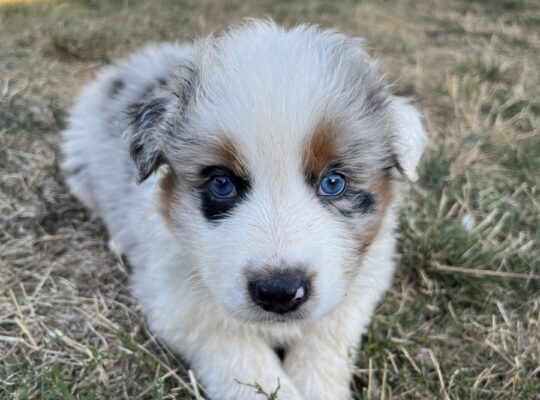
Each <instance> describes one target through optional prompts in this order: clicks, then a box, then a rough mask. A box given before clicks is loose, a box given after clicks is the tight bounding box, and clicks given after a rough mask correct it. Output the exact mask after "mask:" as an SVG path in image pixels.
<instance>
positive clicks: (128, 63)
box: [63, 21, 425, 400]
mask: <svg viewBox="0 0 540 400" xmlns="http://www.w3.org/2000/svg"><path fill="white" fill-rule="evenodd" d="M360 44H361V43H360V42H359V41H358V40H357V39H350V38H347V37H346V36H344V35H342V34H339V33H337V32H333V31H321V30H319V29H317V28H314V27H298V28H295V29H292V30H290V31H286V30H284V29H282V28H279V27H277V26H276V25H274V24H273V23H271V22H256V21H255V22H252V23H250V24H248V25H246V26H240V27H236V28H233V29H232V30H230V31H228V32H227V33H226V34H224V35H223V36H222V37H220V38H217V39H216V38H209V39H206V40H203V41H200V42H198V43H197V44H196V45H195V46H190V45H185V46H181V45H174V44H161V45H157V46H151V47H147V48H145V49H143V50H142V51H140V52H138V53H136V54H134V55H132V56H130V57H128V58H127V59H125V60H123V61H120V62H119V63H117V64H116V65H114V66H111V67H108V68H106V69H105V70H104V71H103V72H102V73H101V74H100V75H99V77H98V78H97V79H96V80H95V81H94V82H93V83H91V84H90V85H89V86H87V87H86V88H85V89H84V90H83V92H82V94H81V95H80V97H79V99H78V101H77V103H76V104H75V107H74V109H73V111H72V113H71V118H70V124H69V129H68V130H67V131H65V132H64V135H65V145H64V152H65V161H64V164H63V168H64V170H65V171H66V174H67V182H68V184H69V186H70V188H71V190H72V192H73V193H74V194H75V195H76V196H77V197H78V198H80V199H81V200H82V201H83V202H84V203H85V204H86V205H87V206H88V207H90V208H91V209H92V210H94V211H95V212H96V213H97V214H98V215H99V216H100V217H101V218H102V219H103V220H104V221H105V223H106V225H107V227H108V229H109V232H110V235H111V238H112V239H113V240H114V242H115V243H116V244H117V246H118V248H119V250H120V251H121V252H122V253H123V254H125V255H126V256H127V258H128V260H129V262H130V264H131V265H132V266H133V276H132V286H133V293H134V295H135V297H136V298H137V300H138V302H139V304H140V307H141V308H142V310H143V312H144V314H145V315H146V316H147V318H148V322H149V325H150V327H151V329H152V330H153V331H154V332H155V333H156V334H157V335H158V336H159V337H160V338H162V339H163V340H164V341H165V342H166V343H168V344H169V345H170V346H171V347H172V348H173V349H174V350H176V351H178V352H179V353H180V354H181V355H182V356H183V357H184V358H185V359H186V360H187V361H188V362H189V363H190V365H191V367H192V368H193V369H194V370H195V372H196V374H197V375H198V377H199V378H200V380H201V382H202V383H203V385H204V387H205V390H206V393H207V395H208V396H209V397H210V398H212V399H230V400H233V399H234V400H243V399H259V398H261V396H259V395H256V394H255V392H254V390H253V388H251V387H249V386H247V385H245V384H243V383H247V384H255V383H257V384H260V385H261V386H262V387H263V388H264V389H265V390H266V391H267V392H271V391H273V390H274V389H275V388H276V387H277V384H278V380H279V383H280V385H281V388H280V390H279V392H278V398H279V399H307V400H327V399H349V398H350V390H349V381H350V377H351V375H350V366H351V365H352V363H354V358H355V357H354V354H355V352H356V349H357V348H358V346H359V340H360V335H361V332H362V330H363V329H364V328H365V327H366V325H367V324H368V323H369V321H370V318H371V315H372V313H373V309H374V307H375V306H376V303H377V302H378V300H379V299H380V298H381V296H382V294H383V293H384V292H385V291H386V289H387V288H388V286H389V285H390V282H391V277H392V273H393V269H394V263H393V260H392V257H393V254H394V238H393V230H394V227H395V211H394V209H393V208H390V210H389V211H388V212H387V213H386V215H385V216H384V218H383V221H382V227H381V229H380V231H379V233H378V235H377V237H376V238H375V240H374V241H373V243H372V244H371V245H370V246H369V249H368V251H367V254H366V255H365V257H363V258H362V259H361V260H360V259H359V258H358V257H357V256H355V250H354V249H355V246H356V245H357V243H356V239H355V238H354V235H353V233H354V232H361V230H362V226H363V225H364V224H368V223H369V221H370V219H369V218H371V217H369V216H359V217H358V220H357V221H356V222H355V226H353V227H351V226H350V224H347V221H344V220H343V218H339V217H337V216H336V215H335V214H334V213H332V212H330V211H329V210H328V209H327V208H325V207H324V206H323V205H322V204H321V202H320V201H319V200H318V199H317V198H316V196H315V195H314V194H313V193H312V191H311V190H310V188H309V187H308V186H307V185H306V182H305V179H304V175H303V171H302V166H301V163H302V160H301V154H302V150H303V149H304V148H305V146H306V140H307V138H309V135H310V134H311V132H313V130H314V128H315V126H316V125H317V123H318V122H319V121H320V120H321V118H333V119H336V120H339V121H340V124H341V126H342V127H343V129H344V132H345V131H346V134H345V133H344V138H343V145H344V148H345V151H346V152H347V156H348V158H350V160H351V162H353V163H356V164H355V165H356V166H357V167H358V174H359V175H361V176H362V177H363V178H362V179H366V181H367V180H369V179H370V178H371V177H372V176H373V175H374V174H375V171H376V170H377V168H378V164H377V163H378V162H379V161H378V160H380V159H381V157H382V156H383V155H384V154H385V151H388V148H391V149H393V151H395V153H396V154H395V158H396V159H397V161H398V163H399V165H400V167H401V169H402V170H403V171H404V173H405V174H406V175H407V176H409V177H410V178H412V179H414V178H415V170H416V165H417V163H418V161H419V159H420V155H421V153H422V150H423V147H424V145H425V134H424V131H423V129H422V126H421V123H420V120H419V116H418V113H417V112H416V111H415V110H414V108H413V107H412V106H410V105H408V104H406V103H405V102H403V101H402V100H400V99H396V98H394V97H392V96H390V95H384V96H386V97H385V99H386V101H387V102H389V104H390V105H389V106H388V107H386V109H385V110H386V111H384V112H382V111H381V112H378V113H375V112H370V111H369V109H368V106H367V105H366V104H367V103H368V99H369V98H370V97H369V96H370V93H369V90H371V89H370V88H372V87H376V84H378V83H380V82H379V79H380V75H379V74H378V72H377V69H376V65H375V63H374V62H373V61H371V60H370V59H369V57H368V56H367V55H366V54H365V53H364V51H363V50H362V48H361V45H360ZM185 62H189V63H190V64H193V65H195V66H196V68H197V70H198V83H197V88H196V89H195V94H194V95H193V98H192V99H191V100H190V102H189V105H188V106H187V109H188V111H187V115H188V118H187V121H184V122H183V123H182V127H181V128H180V127H176V125H178V126H180V122H179V121H178V120H175V122H174V123H173V124H172V125H174V129H175V130H174V132H175V134H174V135H173V136H174V137H176V136H178V137H180V136H182V137H188V138H191V142H195V141H203V142H205V141H208V140H210V139H212V138H214V139H217V140H219V138H220V137H221V135H224V134H226V135H227V136H228V137H229V138H232V139H233V140H234V142H235V143H236V144H237V145H238V148H239V149H240V150H241V153H242V157H243V159H244V161H245V163H246V165H247V169H248V170H249V173H250V176H251V177H252V180H253V182H254V184H253V188H252V191H251V194H250V197H249V200H247V201H244V202H242V203H241V204H239V205H238V206H237V207H236V208H235V210H234V213H233V215H231V216H230V217H229V218H225V219H224V220H222V221H220V222H219V223H217V224H212V223H209V222H208V221H206V220H205V218H204V217H203V215H202V214H201V212H200V204H199V202H198V201H197V199H196V197H194V196H192V194H193V191H194V189H193V188H192V187H191V186H190V183H189V179H188V178H186V179H181V180H180V182H179V183H178V185H179V188H180V189H179V190H180V193H178V199H177V201H176V202H175V204H174V206H173V208H172V214H173V218H174V222H175V223H174V224H173V226H171V224H170V223H167V222H166V221H165V220H164V218H163V216H162V215H161V214H160V213H159V212H157V210H156V206H157V203H158V182H159V180H160V179H161V178H162V177H163V176H164V175H165V174H166V173H167V170H168V168H172V169H173V170H176V171H178V174H179V175H180V176H184V175H185V176H186V177H187V176H190V174H193V171H192V170H191V169H190V168H194V167H193V165H194V164H195V163H196V162H203V161H201V160H204V159H205V157H210V156H209V155H208V154H206V152H205V151H204V149H205V148H207V147H204V146H202V147H197V148H194V149H190V145H186V144H185V143H186V142H179V141H178V142H176V141H174V140H175V139H174V137H173V138H170V137H167V136H163V137H160V140H161V141H163V143H162V144H160V145H162V146H164V148H163V152H164V154H165V156H166V158H167V160H168V164H169V166H168V167H162V168H160V169H159V170H158V171H157V173H156V174H154V175H152V176H150V177H149V178H148V179H147V180H145V181H144V182H143V183H141V184H140V185H137V184H136V176H137V172H136V168H135V164H134V163H133V161H132V159H131V158H130V155H129V151H128V146H127V145H126V143H125V140H129V135H130V133H131V131H130V129H131V127H130V125H129V121H128V120H127V117H126V113H125V110H126V108H127V106H128V105H129V104H132V103H134V102H137V101H139V100H140V98H141V96H144V95H145V92H148V89H146V88H147V87H148V85H151V84H152V83H153V82H154V83H155V81H156V80H157V79H158V78H159V77H163V76H171V75H172V74H173V73H174V71H175V70H176V68H177V67H178V66H179V65H181V64H182V63H185ZM118 78H120V79H121V80H122V81H123V82H124V83H125V86H123V87H122V88H120V89H119V92H120V93H119V94H114V95H113V94H111V82H112V81H113V80H114V79H118ZM173 80H174V79H173ZM384 90H386V89H383V91H384ZM158 93H159V90H158ZM381 96H382V95H381ZM175 101H178V100H175ZM171 104H173V103H170V104H169V105H168V106H167V107H168V108H167V113H168V114H167V115H170V116H174V113H175V112H176V110H177V108H176V106H173V105H171ZM175 104H176V103H175ZM155 129H156V132H158V133H159V132H160V131H159V129H161V128H159V129H158V128H155ZM167 140H172V142H170V143H169V142H167ZM356 141H359V142H360V143H361V145H355V146H353V145H352V143H353V142H356ZM389 141H391V143H389ZM156 142H157V139H156ZM191 142H190V143H191ZM160 143H161V142H160ZM349 144H351V145H350V146H349ZM160 145H156V146H160ZM349 147H350V149H349ZM209 162H210V161H209ZM398 186H399V185H398V183H397V182H396V183H395V184H394V189H393V190H394V192H395V195H396V196H398V195H399V188H398ZM280 262H286V263H287V264H293V265H294V264H302V265H306V266H308V268H309V270H310V272H314V273H316V277H315V280H314V282H313V286H314V288H315V291H316V295H315V296H313V299H310V300H308V301H307V302H306V304H305V305H303V306H302V307H303V308H302V316H303V317H304V318H303V319H297V320H286V321H281V322H278V321H276V320H274V319H273V317H272V316H271V315H270V313H268V312H265V311H262V310H258V309H257V308H256V307H254V305H253V304H252V303H251V301H250V298H249V295H248V293H247V290H246V282H245V278H244V276H243V271H245V268H246V267H247V266H249V268H251V269H253V270H257V269H259V268H263V266H267V265H275V264H277V263H280ZM358 263H361V265H357V269H358V273H357V274H356V275H355V277H354V279H350V278H348V277H347V276H346V274H345V270H346V269H347V268H351V267H354V266H355V264H358ZM276 346H284V347H286V348H287V356H286V358H285V360H284V362H283V363H282V362H281V361H280V360H279V359H278V357H277V356H276V355H275V353H274V351H273V348H274V347H276Z"/></svg>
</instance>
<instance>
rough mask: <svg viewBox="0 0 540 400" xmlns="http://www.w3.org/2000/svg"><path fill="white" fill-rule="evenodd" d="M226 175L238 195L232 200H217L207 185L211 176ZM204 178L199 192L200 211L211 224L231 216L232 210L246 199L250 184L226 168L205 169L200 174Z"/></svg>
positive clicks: (247, 180) (246, 179)
mask: <svg viewBox="0 0 540 400" xmlns="http://www.w3.org/2000/svg"><path fill="white" fill-rule="evenodd" d="M223 174H225V175H227V176H229V177H230V178H231V180H232V182H233V183H234V185H235V186H236V191H237V193H238V195H237V196H236V197H235V198H233V199H217V198H215V197H214V196H213V195H212V192H211V191H210V188H209V184H210V181H211V179H212V177H213V176H216V175H223ZM200 175H201V176H202V177H203V178H205V183H204V184H203V185H202V186H201V187H200V192H201V211H202V213H203V215H204V217H205V218H206V219H207V220H208V221H211V222H218V221H220V220H222V219H224V218H226V217H228V216H230V215H231V212H232V211H233V210H234V208H235V207H236V206H237V205H238V204H239V203H240V202H241V201H243V200H245V199H246V197H247V194H248V192H249V190H250V189H251V182H250V181H249V179H248V178H243V177H239V176H237V175H235V174H233V173H232V172H231V171H229V170H228V169H226V168H222V167H206V168H204V169H203V170H202V172H201V174H200Z"/></svg>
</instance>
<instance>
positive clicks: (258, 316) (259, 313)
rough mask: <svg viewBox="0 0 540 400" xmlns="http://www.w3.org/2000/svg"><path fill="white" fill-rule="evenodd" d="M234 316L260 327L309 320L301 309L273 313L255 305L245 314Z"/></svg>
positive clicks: (240, 313) (239, 313)
mask: <svg viewBox="0 0 540 400" xmlns="http://www.w3.org/2000/svg"><path fill="white" fill-rule="evenodd" d="M235 315H236V316H237V317H239V318H240V319H242V320H244V321H246V322H251V323H256V324H262V325H264V324H287V323H295V322H301V321H305V320H308V319H309V316H308V314H307V312H306V311H305V310H303V309H302V308H300V309H297V310H295V311H290V312H287V313H275V312H270V311H265V310H263V309H262V308H260V307H258V306H256V305H252V306H250V309H249V311H248V312H247V313H246V312H236V313H235Z"/></svg>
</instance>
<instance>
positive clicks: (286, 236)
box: [131, 24, 424, 321]
mask: <svg viewBox="0 0 540 400" xmlns="http://www.w3.org/2000/svg"><path fill="white" fill-rule="evenodd" d="M156 104H157V105H158V107H157V108H158V109H159V110H158V111H159V112H157V113H156V112H154V111H153V110H155V106H156ZM152 107H154V108H152ZM134 110H135V111H134V112H133V115H134V123H133V125H132V139H131V140H132V142H131V143H132V153H133V155H134V158H135V161H136V163H137V165H138V166H139V171H140V176H141V178H143V179H144V178H145V177H146V176H148V174H149V173H151V172H152V171H153V170H154V169H156V168H157V167H158V166H159V165H160V163H166V164H167V165H168V166H167V167H166V172H165V174H164V176H163V177H162V178H161V181H160V199H159V202H160V212H161V214H162V215H163V217H164V219H165V220H166V222H167V224H168V226H169V228H170V229H171V230H172V231H173V232H174V234H175V235H176V237H177V239H178V240H179V242H181V245H182V246H184V247H185V248H186V249H188V250H189V252H190V254H191V255H192V259H193V260H195V261H194V262H195V263H196V264H197V265H196V266H195V267H196V269H197V270H198V271H199V273H200V275H201V276H202V278H203V281H204V283H205V286H206V288H202V289H201V290H208V291H209V292H210V293H211V295H212V296H213V297H214V298H215V299H216V300H217V302H218V303H219V304H221V305H222V306H223V307H224V308H225V309H227V310H228V311H229V312H231V313H232V314H234V315H236V316H238V317H239V318H242V319H247V320H254V321H267V320H293V319H312V318H317V317H319V316H321V315H323V314H325V313H327V312H328V311H329V310H331V309H332V308H334V307H335V306H336V305H337V304H339V303H340V302H341V301H343V299H344V297H345V296H346V294H347V290H348V288H349V285H350V283H351V281H352V280H353V279H362V274H365V275H366V279H369V278H368V276H369V271H367V269H368V268H373V267H375V268H376V266H364V265H363V259H364V256H365V254H366V252H368V250H369V248H370V245H371V243H372V242H373V241H374V240H375V239H376V238H377V236H378V235H379V234H380V231H381V228H383V227H384V223H385V217H386V216H387V215H388V213H389V212H390V208H391V205H392V202H393V200H394V197H395V193H394V192H395V185H396V173H395V168H394V167H396V166H397V167H398V168H399V169H401V170H402V171H403V172H405V174H408V175H411V176H412V175H413V174H414V169H415V166H416V163H417V161H418V158H419V156H420V153H421V150H422V147H423V142H424V139H423V135H424V134H423V131H422V129H421V126H420V122H419V119H418V115H417V114H416V112H415V111H414V109H413V108H412V107H411V106H409V105H407V104H405V103H403V102H401V101H399V100H398V99H396V98H393V97H392V96H391V95H390V94H389V93H388V91H387V89H386V88H385V86H384V84H383V82H382V81H381V79H380V76H379V74H378V72H377V69H376V67H375V65H374V63H373V62H372V61H370V60H369V59H368V58H367V56H366V55H365V53H363V52H362V50H361V48H360V47H359V43H358V42H357V41H355V40H353V39H348V38H346V37H344V36H342V35H340V34H337V33H328V32H320V31H318V30H316V29H313V28H308V29H306V28H297V29H295V30H293V31H289V32H286V31H283V30H281V29H280V28H277V27H275V26H274V25H271V24H254V25H250V26H249V27H244V28H238V29H236V30H232V31H231V32H230V33H229V34H228V35H225V36H224V37H222V38H221V39H218V40H212V41H208V42H205V43H204V44H203V45H201V46H199V48H198V52H197V57H196V59H195V60H193V61H192V62H191V63H189V64H188V65H186V66H184V67H182V68H179V71H178V73H177V74H176V76H175V77H173V78H171V79H170V80H169V82H168V84H167V86H166V87H162V88H158V89H156V90H155V91H154V92H153V93H151V94H150V95H149V98H148V99H146V100H144V102H142V103H141V104H140V105H139V106H138V108H137V107H135V108H134ZM145 114H146V117H145V116H144V115H145ZM148 115H150V116H151V117H152V118H154V120H153V121H150V120H148ZM149 124H151V125H149ZM149 126H151V128H150V129H149V128H148V127H149ZM141 132H142V133H141ZM149 138H150V139H149Z"/></svg>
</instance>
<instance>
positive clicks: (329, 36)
mask: <svg viewBox="0 0 540 400" xmlns="http://www.w3.org/2000/svg"><path fill="white" fill-rule="evenodd" d="M194 63H195V65H197V68H198V87H197V90H196V93H195V101H194V105H193V107H192V115H191V116H190V118H189V120H190V121H189V122H190V126H189V129H188V130H189V131H191V132H193V135H194V136H196V137H197V139H198V140H202V141H206V140H207V139H210V140H211V141H214V140H215V139H216V137H219V136H223V135H225V136H228V137H229V138H232V139H233V140H234V142H235V143H236V144H237V146H238V147H239V148H241V149H242V151H243V152H249V151H250V149H263V150H264V149H265V148H272V149H274V151H281V150H283V151H285V152H287V151H288V152H294V153H295V154H296V155H298V154H299V153H303V151H304V150H303V148H304V147H305V145H306V143H307V142H308V141H309V140H310V137H311V136H312V135H313V134H314V132H316V131H318V130H319V128H318V127H320V126H322V125H321V124H323V122H324V123H328V124H332V126H334V127H336V128H337V129H335V131H336V132H339V136H341V137H340V138H338V139H339V140H340V141H341V142H342V147H343V148H349V151H348V154H349V156H350V157H351V158H357V159H358V157H357V156H358V155H360V154H359V153H363V151H362V149H365V150H369V151H366V152H365V153H366V154H363V155H364V158H363V159H364V161H366V163H367V164H368V165H371V164H374V162H378V161H380V160H381V159H382V158H384V154H386V152H387V149H388V148H389V146H386V147H385V144H384V140H383V131H384V130H387V129H388V128H389V123H387V121H386V119H388V118H385V114H386V113H385V110H386V108H387V103H388V99H389V93H388V91H387V89H386V87H385V85H384V82H383V80H382V77H381V74H380V73H379V71H378V68H377V65H376V63H375V62H374V61H372V60H371V59H370V58H369V57H368V56H367V55H366V54H365V52H364V51H363V49H362V46H361V40H359V39H353V38H349V37H347V36H345V35H343V34H341V33H339V32H337V31H332V30H320V29H318V28H317V27H314V26H299V27H295V28H293V29H291V30H285V29H284V28H281V27H279V26H277V25H275V24H274V23H272V22H270V21H254V22H249V23H247V24H245V25H240V26H236V27H233V28H231V29H230V30H229V31H227V32H226V33H225V34H224V35H222V36H220V37H218V38H208V39H206V40H203V41H201V42H199V43H198V45H197V47H196V51H195V62H194ZM205 136H206V137H205ZM356 142H358V143H359V144H361V146H356V147H355V148H352V149H351V148H350V147H351V145H352V144H354V143H356ZM252 155H253V157H252V158H253V160H252V161H253V162H255V163H258V162H259V159H258V157H259V154H252ZM246 158H248V159H249V154H247V155H246ZM370 158H371V159H373V161H374V162H371V161H370ZM248 161H249V160H248Z"/></svg>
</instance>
